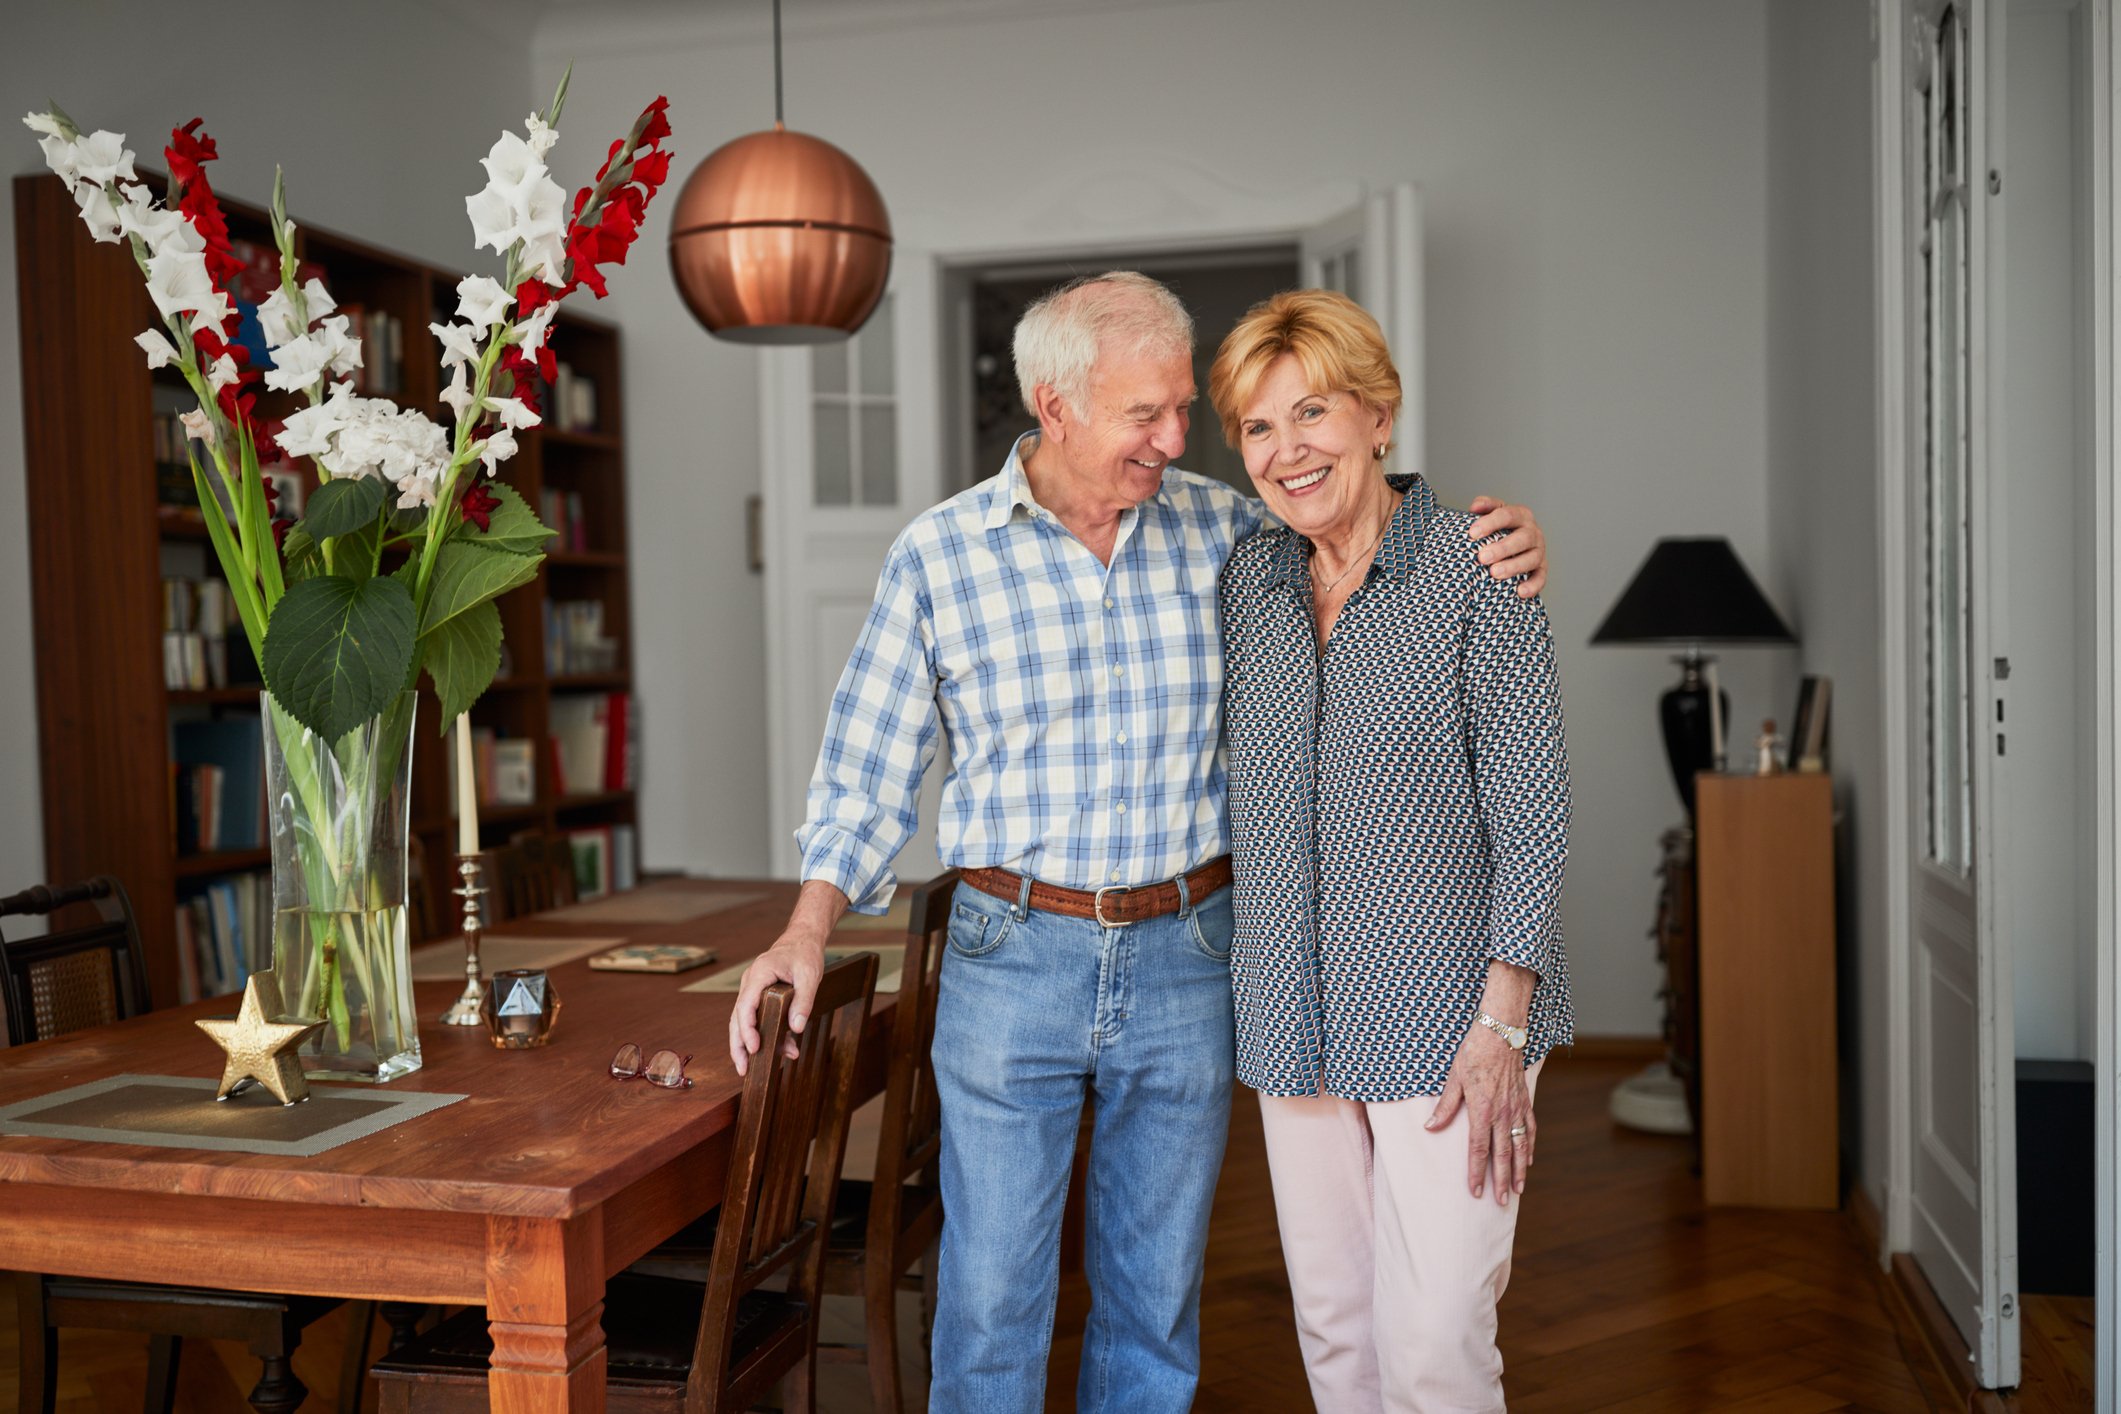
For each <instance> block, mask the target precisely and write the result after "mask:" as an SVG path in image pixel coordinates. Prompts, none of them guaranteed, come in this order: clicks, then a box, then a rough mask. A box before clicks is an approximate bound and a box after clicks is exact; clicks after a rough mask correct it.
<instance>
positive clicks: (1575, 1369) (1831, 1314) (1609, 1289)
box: [0, 1057, 2092, 1414]
mask: <svg viewBox="0 0 2121 1414" xmlns="http://www.w3.org/2000/svg"><path fill="white" fill-rule="evenodd" d="M1633 1068H1634V1066H1633V1065H1632V1064H1628V1063H1621V1062H1611V1061H1593V1060H1587V1059H1575V1058H1569V1057H1563V1058H1560V1059H1557V1060H1556V1061H1555V1062H1554V1063H1553V1064H1552V1065H1550V1066H1549V1067H1548V1069H1547V1072H1546V1074H1545V1076H1544V1077H1543V1078H1542V1080H1541V1082H1540V1095H1539V1100H1540V1103H1539V1113H1540V1156H1539V1163H1538V1165H1537V1166H1536V1168H1535V1169H1534V1170H1533V1180H1534V1181H1533V1183H1532V1186H1531V1189H1530V1191H1529V1193H1528V1194H1527V1201H1526V1204H1525V1210H1524V1215H1523V1217H1522V1219H1521V1220H1520V1223H1519V1227H1518V1237H1517V1254H1516V1265H1515V1269H1514V1271H1513V1274H1512V1277H1511V1282H1510V1290H1509V1293H1508V1295H1507V1296H1506V1297H1505V1298H1504V1300H1503V1307H1502V1316H1501V1324H1502V1337H1501V1339H1502V1349H1503V1357H1504V1361H1505V1365H1506V1368H1507V1373H1506V1375H1505V1377H1504V1378H1505V1383H1506V1385H1507V1388H1508V1391H1509V1396H1510V1408H1511V1409H1512V1410H1513V1411H1517V1414H1542V1411H1558V1412H1559V1414H1576V1412H1577V1411H1584V1414H1590V1411H1630V1414H1658V1412H1659V1411H1671V1414H1694V1412H1695V1411H1710V1410H1730V1411H1758V1414H1814V1411H1817V1414H1826V1411H1852V1412H1853V1411H1881V1414H1899V1411H1906V1412H1907V1414H1925V1411H1929V1410H1932V1409H1943V1408H1949V1407H1951V1406H1950V1402H1949V1400H1948V1398H1947V1396H1946V1394H1945V1392H1944V1390H1943V1388H1942V1386H1941V1384H1938V1385H1935V1386H1934V1387H1931V1388H1925V1386H1924V1383H1923V1379H1924V1375H1925V1373H1926V1371H1927V1366H1926V1364H1925V1363H1924V1362H1922V1361H1921V1360H1920V1359H1919V1358H1915V1356H1919V1352H1920V1346H1919V1343H1918V1342H1917V1341H1916V1339H1915V1336H1914V1333H1913V1332H1912V1331H1909V1330H1906V1329H1901V1328H1896V1326H1895V1323H1894V1318H1893V1316H1892V1314H1891V1313H1890V1307H1889V1305H1888V1303H1887V1301H1886V1300H1885V1298H1884V1287H1883V1279H1882V1277H1881V1276H1880V1275H1879V1273H1878V1271H1877V1268H1876V1266H1875V1264H1874V1263H1873V1262H1872V1261H1871V1260H1870V1259H1869V1257H1868V1255H1867V1254H1866V1253H1864V1252H1863V1251H1862V1250H1860V1249H1859V1247H1858V1244H1857V1241H1856V1239H1855V1237H1854V1235H1853V1231H1852V1229H1851V1228H1850V1226H1849V1225H1848V1223H1847V1222H1846V1220H1845V1219H1844V1218H1843V1217H1842V1216H1841V1215H1840V1214H1838V1213H1771V1212H1757V1211H1747V1210H1736V1209H1718V1210H1713V1211H1712V1210H1707V1209H1704V1208H1703V1207H1702V1205H1701V1199H1700V1185H1699V1184H1698V1183H1697V1182H1696V1181H1695V1180H1694V1179H1693V1178H1692V1177H1691V1175H1690V1174H1689V1173H1688V1169H1687V1163H1688V1160H1687V1149H1686V1146H1685V1144H1683V1143H1682V1142H1680V1141H1676V1140H1669V1139H1660V1138H1656V1137H1653V1136H1649V1135H1641V1134H1634V1133H1631V1132H1629V1131H1626V1130H1621V1129H1617V1128H1615V1127H1614V1126H1613V1125H1612V1124H1611V1123H1610V1122H1609V1121H1608V1120H1607V1119H1606V1114H1605V1101H1606V1094H1607V1092H1608V1091H1609V1090H1610V1089H1611V1088H1612V1086H1613V1084H1614V1083H1615V1082H1616V1081H1618V1080H1620V1079H1621V1078H1622V1077H1624V1076H1625V1075H1626V1074H1628V1073H1629V1072H1630V1071H1631V1070H1632V1069H1633ZM1258 1116H1259V1111H1258V1107H1257V1104H1256V1102H1255V1101H1254V1100H1253V1099H1252V1096H1251V1094H1250V1092H1249V1091H1242V1092H1240V1094H1239V1096H1238V1102H1237V1105H1236V1108H1235V1110H1234V1112H1233V1117H1232V1123H1231V1137H1230V1151H1229V1158H1228V1161H1227V1163H1226V1164H1225V1167H1224V1172H1223V1181H1222V1186H1221V1188H1220V1190H1219V1191H1218V1193H1217V1197H1216V1208H1215V1216H1214V1223H1213V1229H1212V1235H1211V1239H1210V1245H1209V1252H1208V1270H1207V1283H1206V1288H1205V1292H1204V1295H1203V1300H1202V1332H1203V1350H1202V1366H1203V1369H1202V1382H1201V1392H1200V1399H1199V1402H1198V1406H1197V1407H1198V1408H1199V1409H1201V1410H1203V1411H1213V1412H1214V1414H1220V1411H1232V1412H1233V1414H1249V1411H1259V1414H1297V1412H1298V1411H1303V1410H1308V1409H1309V1408H1310V1407H1311V1403H1310V1395H1309V1392H1308V1390H1307V1388H1306V1386H1305V1383H1304V1378H1303V1366H1302V1362H1301V1360H1300V1358H1299V1356H1298V1353H1297V1348H1296V1337H1295V1333H1294V1328H1293V1326H1292V1325H1291V1321H1290V1315H1289V1295H1288V1284H1287V1281H1286V1279H1285V1278H1284V1276H1283V1273H1282V1266H1281V1248H1280V1240H1279V1237H1278V1236H1277V1233H1276V1229H1275V1225H1274V1206H1273V1197H1272V1194H1271V1192H1270V1190H1269V1187H1268V1182H1267V1175H1266V1158H1265V1151H1264V1148H1263V1146H1262V1142H1261V1139H1260V1131H1259V1117H1258ZM6 1287H7V1284H6V1283H0V1409H7V1408H10V1407H11V1406H12V1403H13V1399H14V1381H15V1360H16V1352H15V1337H14V1313H13V1310H12V1305H11V1302H12V1293H11V1292H10V1291H8V1290H7V1289H6ZM1088 1306H1089V1295H1088V1291H1087V1289H1086V1287H1085V1286H1084V1284H1083V1283H1082V1282H1081V1280H1080V1279H1071V1280H1069V1281H1067V1282H1065V1283H1063V1288H1062V1293H1061V1309H1060V1314H1059V1318H1058V1332H1057V1336H1056V1339H1055V1342H1054V1349H1053V1360H1052V1367H1051V1374H1050V1378H1049V1386H1048V1389H1049V1393H1048V1399H1047V1408H1048V1409H1049V1410H1067V1409H1069V1408H1071V1407H1072V1404H1073V1389H1074V1380H1075V1365H1076V1361H1077V1359H1078V1358H1079V1355H1080V1346H1081V1330H1082V1321H1083V1316H1084V1313H1085V1312H1086V1311H1087V1310H1088ZM903 1315H904V1321H903V1335H902V1339H901V1349H903V1350H905V1351H907V1352H908V1361H907V1363H908V1365H909V1367H910V1368H909V1369H908V1370H907V1383H908V1385H909V1387H911V1386H915V1385H918V1384H920V1383H921V1382H922V1379H923V1376H924V1374H925V1371H924V1369H923V1368H922V1364H921V1358H920V1345H919V1341H918V1338H917V1333H916V1330H915V1317H914V1312H913V1308H912V1303H911V1300H910V1298H909V1299H908V1301H907V1304H906V1305H905V1307H904V1309H903ZM854 1320H855V1316H854V1312H853V1311H852V1309H851V1307H847V1306H845V1305H843V1304H841V1303H835V1304H834V1305H833V1306H832V1307H831V1308H829V1309H828V1311H827V1313H826V1322H827V1330H826V1338H827V1339H828V1340H829V1339H841V1340H845V1339H850V1338H853V1339H858V1338H859V1332H858V1329H857V1328H856V1326H855V1324H854ZM2090 1321H2091V1311H2090V1305H2089V1303H2088V1302H2074V1303H2073V1302H2066V1301H2053V1300H2045V1299H2039V1298H2035V1299H2033V1300H2031V1301H2029V1302H2028V1303H2027V1311H2026V1320H2025V1327H2024V1345H2025V1350H2026V1358H2025V1370H2026V1380H2027V1383H2026V1386H2025V1387H2024V1388H2023V1389H2021V1390H2020V1391H2019V1392H2018V1393H2017V1394H2016V1395H2015V1396H2014V1397H2012V1398H2010V1399H2008V1400H2006V1401H2004V1407H2005V1408H2007V1409H2012V1410H2016V1411H2020V1412H2021V1414H2047V1411H2050V1410H2076V1409H2089V1408H2090V1407H2091V1397H2090V1391H2091V1388H2092V1385H2091V1381H2092V1370H2091V1357H2090V1353H2089V1352H2090ZM343 1338H344V1332H343V1322H342V1320H341V1319H340V1318H338V1317H330V1318H327V1319H326V1320H325V1321H323V1322H321V1323H319V1324H318V1325H317V1326H314V1327H312V1328H311V1332H310V1336H309V1338H308V1339H307V1340H306V1341H305V1342H304V1344H303V1347H302V1351H301V1354H300V1356H299V1357H298V1361H297V1369H298V1371H299V1372H300V1373H301V1375H302V1377H303V1379H304V1380H305V1381H306V1382H307V1383H308V1384H309V1386H310V1388H311V1390H312V1391H313V1393H312V1396H311V1398H310V1401H309V1403H308V1404H307V1405H306V1406H305V1408H306V1409H307V1410H312V1411H324V1410H329V1409H330V1408H332V1403H333V1391H334V1384H333V1381H334V1379H335V1376H336V1371H337V1368H338V1361H339V1353H340V1350H341V1346H342V1341H343ZM1911 1352H1914V1353H1915V1354H1914V1356H1911ZM145 1362H146V1356H145V1345H144V1339H142V1338H137V1337H125V1336H114V1335H104V1334H100V1333H94V1332H86V1331H71V1332H67V1333H65V1334H64V1335H63V1337H62V1344H61V1354H60V1366H61V1370H62V1373H63V1377H64V1380H65V1384H64V1388H63V1390H62V1394H61V1399H60V1402H59V1408H60V1410H61V1412H62V1414H90V1412H91V1411H96V1412H97V1414H100V1411H112V1414H116V1412H117V1411H126V1414H130V1411H133V1410H137V1409H139V1408H140V1395H141V1381H142V1377H143V1373H144V1369H145ZM256 1370H257V1366H256V1363H255V1361H253V1360H252V1359H251V1357H250V1356H249V1355H248V1354H247V1352H245V1351H244V1350H243V1349H242V1348H241V1347H240V1346H216V1347H212V1348H208V1349H190V1350H187V1352H186V1355H185V1359H184V1361H183V1365H182V1374H181V1379H180V1392H179V1401H178V1408H179V1410H180V1411H182V1414H241V1411H244V1410H246V1409H247V1408H248V1406H247V1405H246V1404H245V1403H244V1402H243V1398H242V1396H243V1392H244V1390H246V1389H247V1388H248V1386H249V1384H250V1382H251V1381H252V1380H253V1379H255V1378H256ZM1931 1378H1934V1377H1931ZM819 1386H820V1388H819V1393H820V1405H821V1408H823V1409H824V1410H825V1411H826V1412H827V1414H842V1411H844V1412H845V1414H856V1411H866V1410H867V1409H868V1408H869V1400H868V1392H867V1384H866V1377H865V1375H864V1372H863V1371H862V1369H861V1367H860V1366H858V1365H827V1366H825V1367H824V1368H823V1369H822V1370H821V1372H820V1381H819ZM364 1407H365V1408H367V1409H369V1410H373V1409H374V1407H375V1398H374V1392H373V1390H371V1391H369V1394H368V1398H367V1400H366V1401H365V1405H364ZM909 1408H910V1409H912V1410H915V1411H920V1410H923V1409H924V1408H925V1401H922V1400H920V1399H918V1398H917V1397H916V1398H915V1399H913V1400H911V1401H909Z"/></svg>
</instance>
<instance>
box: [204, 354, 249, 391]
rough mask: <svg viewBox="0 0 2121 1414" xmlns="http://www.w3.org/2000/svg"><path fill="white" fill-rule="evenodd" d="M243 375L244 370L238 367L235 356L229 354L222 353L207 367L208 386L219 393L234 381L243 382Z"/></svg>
mask: <svg viewBox="0 0 2121 1414" xmlns="http://www.w3.org/2000/svg"><path fill="white" fill-rule="evenodd" d="M242 377H243V375H242V372H241V370H239V369H238V368H237V367H236V360H235V359H234V357H233V356H231V355H229V354H222V355H221V356H220V357H219V358H217V359H215V360H214V361H213V363H212V365H211V366H210V367H208V368H207V370H206V386H207V387H209V388H212V389H213V390H214V391H215V392H217V393H218V392H220V391H221V390H222V389H223V388H226V387H228V386H229V385H230V384H232V383H238V382H241V381H242Z"/></svg>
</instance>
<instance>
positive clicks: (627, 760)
mask: <svg viewBox="0 0 2121 1414" xmlns="http://www.w3.org/2000/svg"><path fill="white" fill-rule="evenodd" d="M637 717H638V713H637V711H636V704H635V701H634V698H633V695H632V694H631V693H626V692H592V693H563V694H560V695H557V696H555V697H554V698H553V699H552V704H551V706H550V707H549V708H547V715H546V720H547V722H548V723H549V724H550V726H551V729H552V744H553V762H554V771H555V782H554V785H555V788H556V789H557V790H558V792H559V793H560V794H561V795H563V796H567V795H590V794H593V793H595V792H598V791H611V790H632V789H633V788H634V786H635V785H636V784H637V780H636V778H637V776H638V774H639V770H640V726H639V723H638V721H637Z"/></svg>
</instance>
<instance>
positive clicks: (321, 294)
mask: <svg viewBox="0 0 2121 1414" xmlns="http://www.w3.org/2000/svg"><path fill="white" fill-rule="evenodd" d="M287 224H288V228H289V229H290V230H292V229H293V227H294V224H295V223H294V222H292V221H290V222H288V223H287ZM302 303H303V304H304V305H305V306H307V307H308V309H309V317H310V318H311V319H322V318H323V317H324V316H325V315H327V314H329V313H331V312H332V311H333V310H335V309H337V308H338V307H339V302H338V301H337V300H335V299H333V298H332V297H331V292H330V291H328V290H326V289H325V288H324V282H323V281H322V280H319V279H318V278H317V277H316V276H314V275H312V276H310V277H309V278H308V279H307V280H305V281H303V282H302Z"/></svg>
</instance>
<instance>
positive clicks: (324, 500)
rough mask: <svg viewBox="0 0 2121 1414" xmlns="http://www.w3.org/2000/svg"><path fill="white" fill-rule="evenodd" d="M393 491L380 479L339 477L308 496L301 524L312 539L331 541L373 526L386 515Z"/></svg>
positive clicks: (373, 477)
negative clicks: (386, 505)
mask: <svg viewBox="0 0 2121 1414" xmlns="http://www.w3.org/2000/svg"><path fill="white" fill-rule="evenodd" d="M389 494H390V487H389V486H388V485H386V484H385V483H384V481H383V479H382V478H381V477H379V476H340V477H334V478H333V479H332V480H330V481H327V482H325V483H324V484H323V485H322V486H319V487H318V488H317V489H316V490H314V491H312V492H310V493H309V500H308V501H307V502H305V503H304V504H303V507H302V524H303V526H304V527H305V528H306V529H307V530H308V531H309V533H310V536H311V537H312V538H313V539H317V540H328V539H330V538H331V537H332V536H334V535H347V534H351V533H352V532H354V531H356V530H359V529H361V528H362V527H364V526H369V525H373V524H375V523H376V521H377V520H378V519H379V518H380V517H381V516H382V514H383V500H384V498H385V497H386V496H388V495H389Z"/></svg>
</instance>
